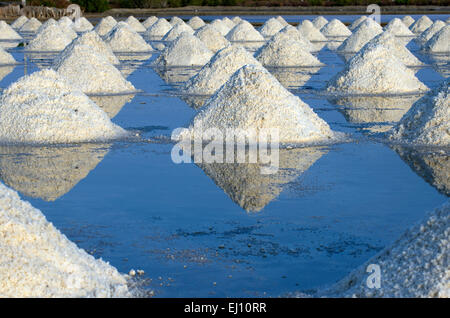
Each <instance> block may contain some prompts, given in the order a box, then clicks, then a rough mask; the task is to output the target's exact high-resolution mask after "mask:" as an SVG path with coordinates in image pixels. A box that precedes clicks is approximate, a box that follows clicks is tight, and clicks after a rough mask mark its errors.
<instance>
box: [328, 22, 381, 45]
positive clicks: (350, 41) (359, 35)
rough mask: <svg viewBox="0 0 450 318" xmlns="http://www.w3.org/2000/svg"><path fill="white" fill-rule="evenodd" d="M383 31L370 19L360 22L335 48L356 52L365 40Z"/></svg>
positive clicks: (364, 43) (367, 40)
mask: <svg viewBox="0 0 450 318" xmlns="http://www.w3.org/2000/svg"><path fill="white" fill-rule="evenodd" d="M382 32H383V28H382V27H381V26H380V25H379V24H378V23H376V22H375V21H374V20H372V19H366V20H365V21H364V22H362V23H361V24H360V25H359V26H358V27H357V28H356V29H355V30H353V33H352V35H350V36H349V37H348V38H347V39H346V40H345V41H344V42H342V44H341V45H340V46H339V47H338V48H337V50H338V51H340V52H358V51H359V50H360V49H361V48H362V47H363V46H364V45H366V43H367V42H369V41H370V40H372V39H373V38H374V37H376V36H377V35H378V34H380V33H382Z"/></svg>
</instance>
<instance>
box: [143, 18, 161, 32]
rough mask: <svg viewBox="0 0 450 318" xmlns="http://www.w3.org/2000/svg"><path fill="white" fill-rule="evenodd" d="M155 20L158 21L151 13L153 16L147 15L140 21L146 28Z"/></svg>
mask: <svg viewBox="0 0 450 318" xmlns="http://www.w3.org/2000/svg"><path fill="white" fill-rule="evenodd" d="M156 21H158V18H157V17H155V16H154V15H153V16H151V17H148V18H147V19H145V21H144V22H142V25H143V26H144V27H145V29H148V28H149V27H151V26H152V25H153V24H155V23H156Z"/></svg>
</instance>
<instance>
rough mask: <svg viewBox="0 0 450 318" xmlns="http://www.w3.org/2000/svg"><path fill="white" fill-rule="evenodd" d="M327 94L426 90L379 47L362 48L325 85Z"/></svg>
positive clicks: (392, 55) (395, 59)
mask: <svg viewBox="0 0 450 318" xmlns="http://www.w3.org/2000/svg"><path fill="white" fill-rule="evenodd" d="M327 90H328V91H329V92H339V93H343V94H398V93H412V92H418V91H425V90H427V87H426V86H425V85H424V84H423V83H422V82H420V81H419V80H418V79H417V77H416V76H415V75H414V71H412V70H410V69H408V68H407V67H406V66H405V64H403V63H402V62H401V61H400V60H399V59H398V58H397V57H395V55H394V54H393V53H392V52H391V50H389V49H388V48H386V47H385V46H383V45H376V46H365V47H364V48H362V49H361V51H359V53H357V54H356V55H355V56H353V57H352V58H351V59H350V60H349V61H348V63H347V64H346V66H345V68H344V70H343V71H341V72H340V73H338V74H337V75H336V76H335V77H334V78H332V79H331V80H330V81H329V82H328V86H327Z"/></svg>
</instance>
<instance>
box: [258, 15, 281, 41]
mask: <svg viewBox="0 0 450 318" xmlns="http://www.w3.org/2000/svg"><path fill="white" fill-rule="evenodd" d="M282 28H284V25H283V24H281V23H280V22H279V21H278V20H277V19H275V18H270V19H269V20H267V21H266V22H264V24H263V25H262V26H261V28H260V29H259V33H261V35H262V36H263V37H265V38H269V37H271V36H273V35H275V34H276V33H278V31H280V30H281V29H282Z"/></svg>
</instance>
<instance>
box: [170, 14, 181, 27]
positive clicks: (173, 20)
mask: <svg viewBox="0 0 450 318" xmlns="http://www.w3.org/2000/svg"><path fill="white" fill-rule="evenodd" d="M169 23H170V25H172V26H175V25H176V24H179V23H181V24H183V23H184V21H183V19H181V18H179V17H176V16H173V17H172V18H171V19H170V21H169Z"/></svg>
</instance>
